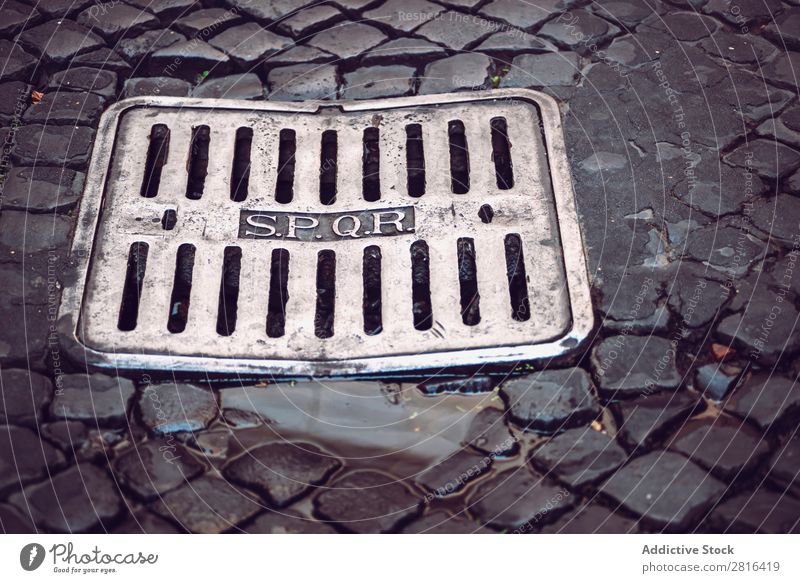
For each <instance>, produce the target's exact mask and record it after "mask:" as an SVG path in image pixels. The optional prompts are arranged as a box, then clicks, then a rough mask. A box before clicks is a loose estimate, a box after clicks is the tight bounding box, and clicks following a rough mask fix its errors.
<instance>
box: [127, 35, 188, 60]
mask: <svg viewBox="0 0 800 583" xmlns="http://www.w3.org/2000/svg"><path fill="white" fill-rule="evenodd" d="M185 40H186V37H185V36H183V35H182V34H180V33H178V32H175V31H172V30H169V29H168V28H165V29H158V30H148V31H147V32H143V33H142V34H139V35H136V37H134V38H124V39H122V40H120V41H119V42H118V43H117V44H116V47H115V48H116V49H117V51H118V52H119V54H120V55H122V57H123V58H124V59H125V60H126V61H128V62H129V63H131V64H134V65H135V64H137V63H139V62H140V61H142V60H143V59H145V58H147V57H148V56H150V55H151V54H153V53H154V52H156V51H157V50H159V49H163V48H165V47H168V46H170V45H174V44H175V43H178V42H181V41H185Z"/></svg>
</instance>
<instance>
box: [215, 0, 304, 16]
mask: <svg viewBox="0 0 800 583" xmlns="http://www.w3.org/2000/svg"><path fill="white" fill-rule="evenodd" d="M311 3H312V0H272V1H270V2H253V1H252V0H228V4H229V5H230V6H231V7H232V8H234V9H237V10H239V11H240V13H243V14H248V15H250V16H252V17H254V18H257V19H259V20H279V19H282V18H285V17H286V16H288V15H290V14H292V13H294V12H295V11H297V10H300V9H301V8H303V7H304V6H307V5H308V4H311Z"/></svg>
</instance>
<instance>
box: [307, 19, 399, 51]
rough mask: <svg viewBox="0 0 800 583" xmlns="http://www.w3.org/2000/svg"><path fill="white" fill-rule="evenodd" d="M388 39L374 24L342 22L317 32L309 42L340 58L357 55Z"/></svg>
mask: <svg viewBox="0 0 800 583" xmlns="http://www.w3.org/2000/svg"><path fill="white" fill-rule="evenodd" d="M384 40H386V35H385V34H383V33H382V32H381V31H380V30H378V29H377V28H375V27H374V26H370V25H368V24H363V23H361V22H342V23H339V24H337V25H335V26H332V27H331V28H328V29H326V30H323V31H322V32H320V33H317V34H315V35H314V36H313V37H312V38H311V39H310V40H309V41H308V44H309V45H311V46H312V47H316V48H318V49H320V50H323V51H326V52H329V53H331V54H333V55H336V56H337V57H339V58H340V59H349V58H352V57H357V56H358V55H360V54H362V53H363V52H365V51H367V50H369V49H371V48H372V47H374V46H375V45H378V44H380V43H381V42H383V41H384Z"/></svg>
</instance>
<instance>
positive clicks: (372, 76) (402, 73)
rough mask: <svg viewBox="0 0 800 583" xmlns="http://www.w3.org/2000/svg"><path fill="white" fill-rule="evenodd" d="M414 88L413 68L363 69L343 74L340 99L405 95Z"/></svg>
mask: <svg viewBox="0 0 800 583" xmlns="http://www.w3.org/2000/svg"><path fill="white" fill-rule="evenodd" d="M413 86H414V68H413V67H403V66H402V65H390V66H375V67H363V68H361V69H356V70H355V71H353V72H352V73H345V75H344V86H343V87H342V98H344V99H376V98H378V97H399V96H401V95H407V94H408V93H410V92H411V89H412V87H413Z"/></svg>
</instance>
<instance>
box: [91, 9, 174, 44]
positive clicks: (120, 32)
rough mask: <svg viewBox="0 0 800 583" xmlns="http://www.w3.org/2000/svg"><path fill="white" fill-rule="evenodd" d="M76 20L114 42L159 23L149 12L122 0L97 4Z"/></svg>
mask: <svg viewBox="0 0 800 583" xmlns="http://www.w3.org/2000/svg"><path fill="white" fill-rule="evenodd" d="M76 20H77V21H78V24H82V25H83V26H85V27H86V28H88V29H90V30H91V31H92V32H94V33H96V34H99V35H100V36H102V37H104V38H105V39H106V40H108V41H109V42H112V43H113V42H115V41H117V40H119V39H121V38H123V37H132V36H136V35H138V34H140V33H142V32H144V31H145V30H148V29H151V28H155V27H157V26H158V25H159V22H158V19H157V18H156V17H155V16H153V15H152V14H150V13H149V12H146V11H144V10H141V9H139V8H134V7H133V6H129V5H127V4H123V3H122V2H117V3H114V2H108V3H105V4H95V5H94V6H90V7H89V8H87V9H86V10H84V11H83V12H81V13H80V14H78V16H77V18H76Z"/></svg>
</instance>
